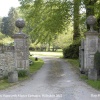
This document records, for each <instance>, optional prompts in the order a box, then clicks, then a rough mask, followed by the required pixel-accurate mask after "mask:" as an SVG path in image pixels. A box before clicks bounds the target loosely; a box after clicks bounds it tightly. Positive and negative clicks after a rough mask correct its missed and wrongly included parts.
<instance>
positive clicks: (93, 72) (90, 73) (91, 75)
mask: <svg viewBox="0 0 100 100" xmlns="http://www.w3.org/2000/svg"><path fill="white" fill-rule="evenodd" d="M97 78H98V77H97V70H96V69H89V70H88V79H91V80H97Z"/></svg>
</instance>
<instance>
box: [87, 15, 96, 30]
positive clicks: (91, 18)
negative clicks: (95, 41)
mask: <svg viewBox="0 0 100 100" xmlns="http://www.w3.org/2000/svg"><path fill="white" fill-rule="evenodd" d="M86 23H87V24H88V25H89V26H90V31H91V32H94V29H93V26H94V25H95V23H96V18H95V17H94V16H93V15H91V16H89V17H87V19H86Z"/></svg>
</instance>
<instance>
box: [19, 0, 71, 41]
mask: <svg viewBox="0 0 100 100" xmlns="http://www.w3.org/2000/svg"><path fill="white" fill-rule="evenodd" d="M20 1H21V4H22V7H21V9H22V10H23V12H24V13H25V19H26V21H27V23H26V26H27V28H26V31H27V32H28V33H29V34H30V36H31V39H33V40H34V41H35V40H38V41H40V42H50V41H52V40H53V39H55V37H56V36H57V35H58V34H61V33H62V32H63V31H64V30H65V27H66V24H67V23H68V22H69V19H70V17H68V16H70V2H68V1H66V0H65V1H63V2H62V1H60V0H48V1H45V0H35V1H33V2H32V1H29V2H28V1H27V0H24V1H23V0H20Z"/></svg>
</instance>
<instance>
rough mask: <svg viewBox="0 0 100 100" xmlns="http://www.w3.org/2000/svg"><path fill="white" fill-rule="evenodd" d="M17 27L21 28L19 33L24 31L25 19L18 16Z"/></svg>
mask: <svg viewBox="0 0 100 100" xmlns="http://www.w3.org/2000/svg"><path fill="white" fill-rule="evenodd" d="M15 25H16V27H18V28H19V33H21V32H22V29H23V27H24V26H25V21H24V20H23V19H22V18H18V19H17V20H16V22H15Z"/></svg>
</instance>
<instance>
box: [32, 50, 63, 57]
mask: <svg viewBox="0 0 100 100" xmlns="http://www.w3.org/2000/svg"><path fill="white" fill-rule="evenodd" d="M30 54H32V55H33V56H51V57H63V53H62V52H33V51H30Z"/></svg>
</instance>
